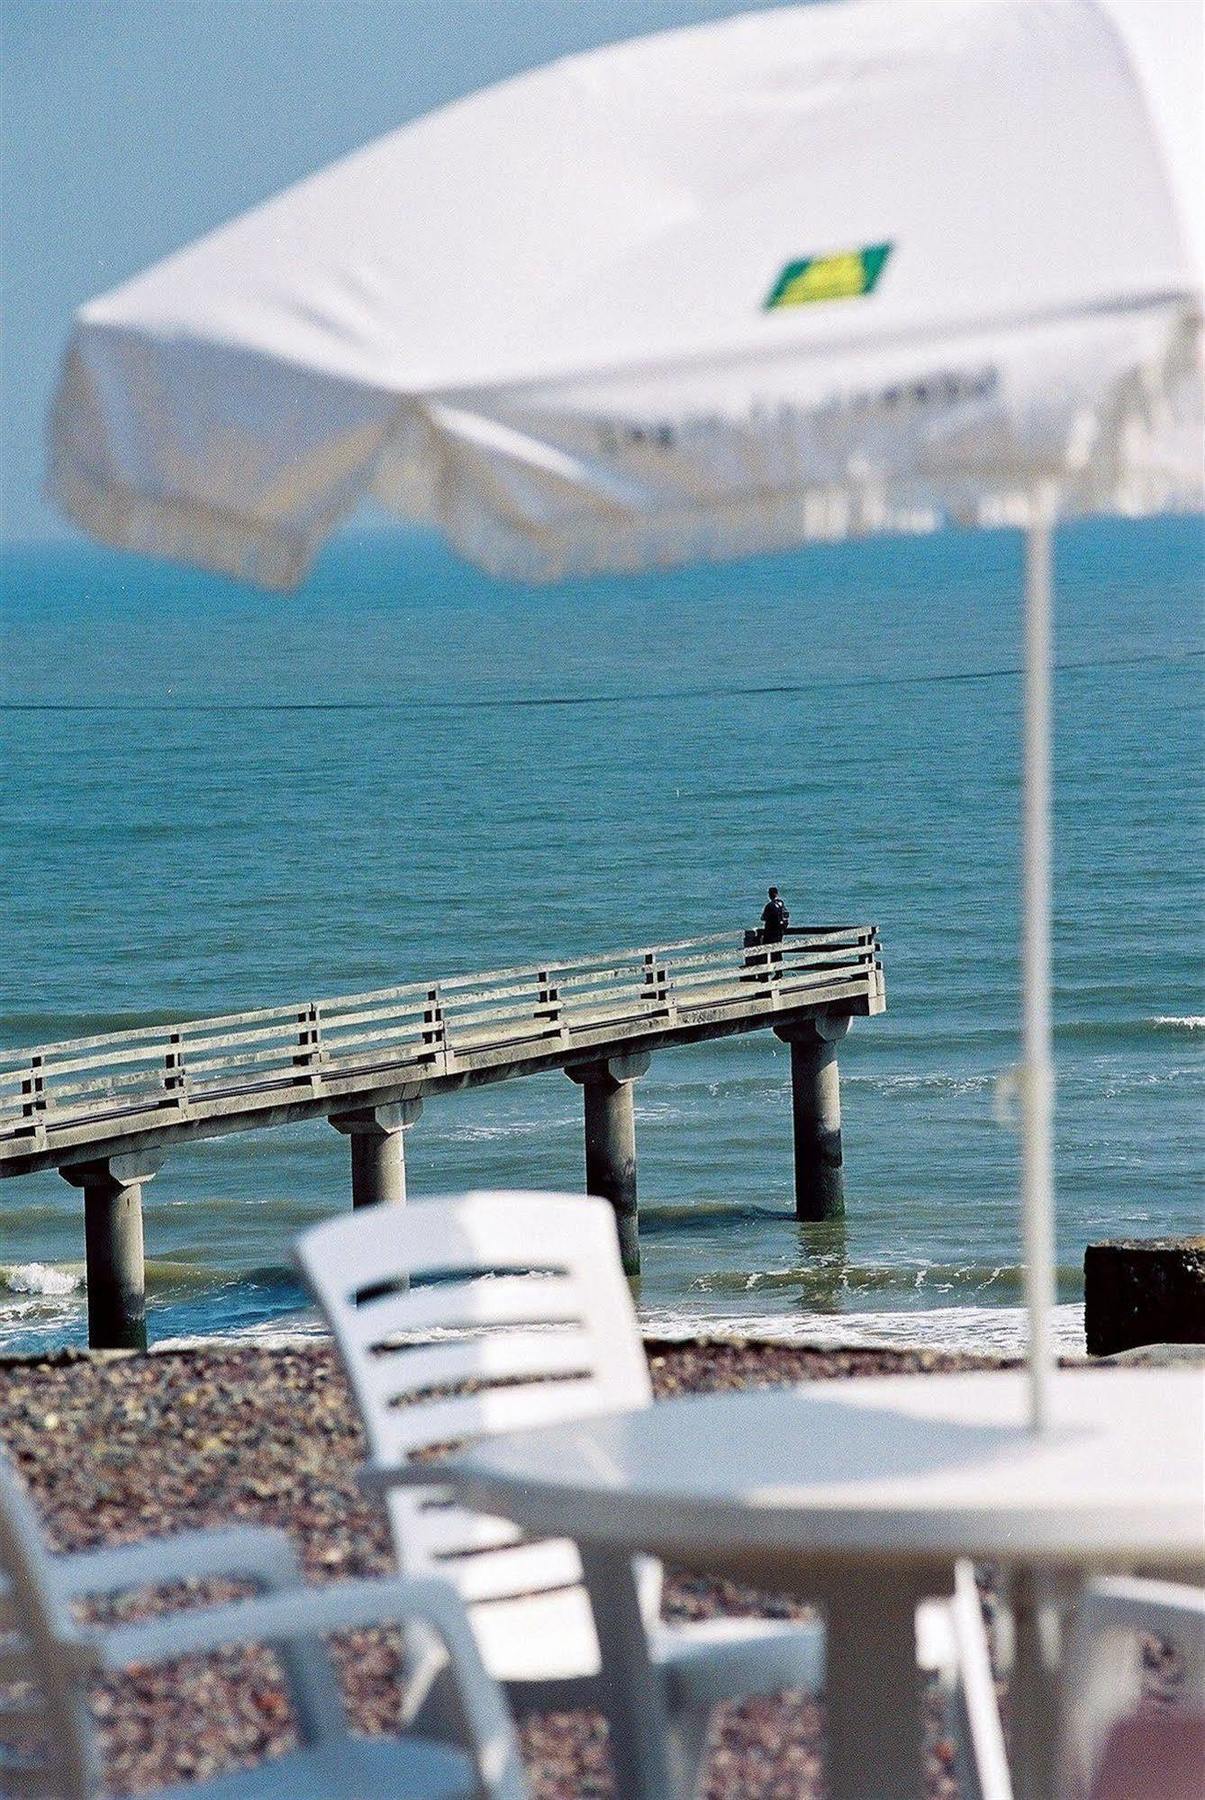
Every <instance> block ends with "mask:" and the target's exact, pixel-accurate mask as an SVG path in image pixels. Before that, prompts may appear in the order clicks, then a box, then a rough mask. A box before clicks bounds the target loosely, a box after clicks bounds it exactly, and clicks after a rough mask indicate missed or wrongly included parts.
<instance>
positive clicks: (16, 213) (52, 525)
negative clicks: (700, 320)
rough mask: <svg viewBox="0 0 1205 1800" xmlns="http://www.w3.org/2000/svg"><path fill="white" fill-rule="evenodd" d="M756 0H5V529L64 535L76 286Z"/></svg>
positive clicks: (89, 285) (86, 288) (0, 468)
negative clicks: (66, 388)
mask: <svg viewBox="0 0 1205 1800" xmlns="http://www.w3.org/2000/svg"><path fill="white" fill-rule="evenodd" d="M767 3H768V0H3V4H2V5H0V53H2V55H0V69H2V71H3V73H2V74H0V206H2V216H3V242H2V245H0V250H2V255H0V298H2V303H3V317H4V336H3V348H2V351H0V356H2V361H0V542H4V543H9V544H12V543H16V542H28V541H30V540H34V541H36V540H39V539H45V538H53V537H63V536H67V535H70V527H68V526H66V525H64V524H63V523H62V522H61V521H60V520H59V519H58V517H57V516H56V514H55V513H54V511H53V510H52V508H50V507H49V506H48V505H47V504H46V503H45V502H44V501H43V499H42V497H41V490H42V479H43V431H44V421H45V417H46V410H47V407H48V405H49V403H50V401H51V398H52V395H53V392H54V385H55V376H56V369H57V364H58V359H59V355H60V353H61V350H62V347H63V344H64V343H65V341H66V338H67V335H68V332H69V329H70V323H71V316H72V313H73V312H74V310H75V308H76V307H77V306H79V305H80V304H81V303H82V302H83V301H85V300H87V299H89V298H91V296H93V295H94V294H99V293H103V292H105V291H106V290H107V289H108V288H111V287H114V286H116V285H117V283H118V282H121V281H124V280H125V279H126V278H127V277H128V276H130V275H133V274H135V273H136V272H137V271H138V270H139V269H143V268H145V267H147V265H148V264H150V263H152V262H155V261H157V260H158V259H159V258H160V257H162V256H165V255H166V254H168V253H169V252H170V251H172V250H175V249H178V248H179V247H180V246H181V245H183V244H186V243H188V242H190V241H191V240H192V239H193V238H196V237H199V236H200V235H201V234H202V233H203V232H205V231H208V230H211V229H212V228H213V227H214V226H216V225H220V224H222V223H223V222H224V221H225V220H227V219H230V218H233V217H234V216H235V215H236V214H238V213H240V212H243V211H244V210H245V209H246V208H247V207H249V206H252V205H254V204H256V203H257V202H258V201H260V200H263V199H265V198H267V196H268V195H270V194H273V193H276V192H277V191H278V190H279V189H280V188H282V187H285V186H287V185H288V184H289V183H291V182H293V181H297V180H299V179H300V178H301V177H302V176H304V175H307V174H309V173H311V172H312V171H313V170H315V169H317V168H320V167H322V165H323V164H325V163H327V162H330V161H331V160H332V159H333V158H334V157H337V156H340V155H342V154H344V153H345V152H346V151H348V150H351V149H354V148H355V147H356V146H357V145H358V144H362V143H365V142H367V141H368V140H369V139H370V138H374V137H377V136H379V135H380V134H381V133H382V132H385V131H389V130H392V129H393V128H394V127H396V126H398V125H401V124H404V123H405V121H406V120H407V119H411V118H416V117H418V116H419V115H420V114H422V113H424V112H428V111H430V110H431V108H432V107H435V106H439V105H441V104H443V103H445V102H446V101H449V100H453V99H456V98H457V97H458V96H460V95H462V94H466V93H470V92H472V90H473V89H475V88H478V87H483V86H485V85H487V84H488V83H489V82H492V81H498V80H501V79H503V78H504V77H506V76H509V75H513V74H515V73H516V72H517V71H519V70H521V69H525V68H531V67H534V66H535V65H536V64H538V63H542V62H547V61H548V60H549V59H551V58H552V57H555V56H560V55H564V54H566V53H568V52H571V51H574V50H582V49H588V48H591V47H593V46H595V45H598V44H603V43H608V42H613V41H616V40H618V39H622V38H626V37H635V36H639V35H640V34H642V33H644V32H648V31H657V30H661V29H664V28H665V27H667V26H673V25H680V24H690V23H700V22H702V21H704V20H707V19H712V18H722V17H725V16H727V15H729V14H732V13H736V12H742V11H750V10H756V9H757V7H758V6H764V5H766V4H767ZM771 3H772V0H771Z"/></svg>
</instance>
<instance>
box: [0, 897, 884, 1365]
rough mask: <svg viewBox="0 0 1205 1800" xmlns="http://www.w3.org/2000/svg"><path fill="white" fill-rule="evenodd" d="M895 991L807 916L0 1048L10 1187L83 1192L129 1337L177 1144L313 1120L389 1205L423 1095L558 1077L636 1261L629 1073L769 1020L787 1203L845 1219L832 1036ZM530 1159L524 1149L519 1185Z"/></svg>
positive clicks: (2, 1137)
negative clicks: (783, 1113)
mask: <svg viewBox="0 0 1205 1800" xmlns="http://www.w3.org/2000/svg"><path fill="white" fill-rule="evenodd" d="M751 939H752V940H753V941H751ZM886 1004H887V997H886V988H885V985H884V979H883V965H882V961H881V957H880V946H879V937H878V931H877V929H876V927H875V926H874V925H827V926H822V925H817V926H805V927H800V928H798V929H796V930H792V931H790V932H789V933H788V935H787V936H786V938H785V939H784V940H783V941H782V943H780V944H774V945H772V946H770V947H769V948H767V947H765V946H763V945H761V944H760V943H758V942H757V941H756V934H750V933H746V932H743V931H726V932H717V933H714V934H711V935H709V936H707V937H698V938H690V939H683V940H681V941H679V942H676V943H673V944H667V945H664V946H656V945H655V946H651V947H650V946H647V945H646V946H643V947H641V948H640V949H636V950H616V951H608V952H604V953H594V954H590V955H583V956H580V957H577V958H575V959H573V960H571V961H569V962H561V963H557V964H551V963H549V962H547V961H545V962H542V963H540V964H536V965H532V966H530V967H526V968H508V969H493V970H488V971H486V972H484V973H480V974H465V975H451V976H449V977H447V978H445V979H443V980H441V981H436V982H431V981H420V982H407V983H404V984H403V985H402V986H400V987H391V988H381V989H377V990H375V991H374V992H372V993H364V994H345V995H343V996H341V997H338V998H334V999H329V1000H314V999H307V1000H305V1001H304V1002H290V1003H288V1004H285V1005H279V1006H270V1007H257V1008H255V1009H254V1010H252V1011H250V1012H241V1013H226V1014H223V1015H221V1016H220V1017H216V1018H203V1019H193V1020H191V1021H179V1020H176V1021H173V1022H171V1023H168V1024H163V1025H151V1026H148V1027H146V1028H145V1029H142V1028H139V1029H134V1030H124V1031H117V1032H106V1033H102V1034H100V1035H99V1036H95V1037H85V1038H72V1039H68V1040H64V1041H63V1042H61V1043H55V1044H41V1045H32V1046H21V1047H18V1048H16V1049H14V1050H11V1051H3V1050H0V1184H2V1183H3V1181H4V1180H5V1179H6V1178H8V1177H12V1176H25V1175H32V1174H35V1173H36V1172H38V1171H43V1170H44V1171H51V1170H56V1169H57V1170H59V1171H60V1172H61V1173H62V1174H63V1175H64V1176H65V1178H66V1179H67V1180H68V1181H69V1182H71V1183H72V1184H73V1185H74V1186H76V1187H79V1188H82V1189H83V1191H84V1215H85V1225H86V1240H87V1258H88V1285H89V1332H90V1336H91V1341H92V1343H93V1344H95V1345H97V1346H101V1347H110V1346H126V1347H128V1346H132V1345H138V1344H141V1343H143V1342H144V1341H145V1323H144V1316H145V1292H144V1270H143V1244H142V1196H141V1183H142V1182H143V1181H144V1180H149V1178H150V1177H151V1176H152V1175H153V1174H154V1173H155V1171H156V1170H157V1169H158V1168H159V1166H160V1164H161V1162H162V1160H163V1158H164V1155H165V1154H166V1153H167V1152H170V1150H172V1149H173V1148H175V1147H176V1146H182V1145H188V1144H197V1143H200V1142H203V1141H205V1140H207V1139H211V1138H221V1137H225V1136H226V1135H227V1134H228V1133H231V1132H242V1131H259V1130H269V1129H276V1128H278V1127H283V1126H286V1125H295V1124H298V1123H300V1122H302V1121H303V1120H308V1119H312V1120H318V1119H324V1120H327V1121H328V1122H329V1123H330V1124H331V1125H333V1126H334V1127H335V1129H336V1130H337V1131H339V1132H341V1133H342V1134H343V1135H344V1136H345V1137H347V1138H349V1139H350V1161H351V1189H352V1203H353V1205H354V1206H357V1207H359V1206H380V1205H399V1204H401V1203H402V1202H403V1201H404V1200H405V1198H406V1159H405V1150H404V1133H405V1131H406V1129H407V1128H408V1127H409V1126H410V1125H411V1124H413V1123H414V1121H415V1120H416V1119H417V1118H418V1117H419V1113H420V1109H421V1105H422V1101H423V1100H424V1099H426V1098H427V1097H429V1096H435V1097H440V1096H448V1097H450V1096H452V1095H456V1094H460V1093H463V1092H465V1091H466V1090H468V1089H472V1088H478V1087H483V1086H487V1085H491V1084H493V1083H495V1082H503V1081H513V1080H516V1079H518V1078H519V1077H523V1076H530V1075H544V1074H549V1073H551V1072H552V1071H553V1070H561V1071H563V1072H565V1073H567V1074H569V1075H570V1076H571V1077H572V1079H573V1080H574V1081H575V1082H577V1083H578V1084H579V1085H580V1086H581V1088H582V1090H583V1108H584V1115H585V1149H586V1156H585V1163H586V1187H587V1188H588V1190H589V1191H590V1192H591V1193H594V1194H598V1195H601V1196H603V1197H604V1198H606V1199H608V1200H610V1202H611V1204H612V1206H613V1208H614V1209H615V1219H616V1227H617V1232H618V1238H619V1244H620V1249H621V1252H622V1257H623V1266H624V1268H625V1269H626V1271H627V1272H628V1274H629V1275H631V1276H635V1275H636V1274H637V1273H638V1272H639V1269H640V1243H639V1233H638V1204H637V1183H636V1133H635V1122H634V1115H633V1106H632V1084H633V1082H634V1081H636V1080H637V1079H638V1078H639V1077H640V1076H641V1075H642V1074H643V1073H644V1072H645V1070H646V1069H647V1068H648V1066H649V1056H650V1053H652V1052H655V1051H662V1050H671V1049H676V1048H679V1047H683V1048H684V1047H686V1046H688V1045H691V1044H700V1043H707V1042H710V1041H712V1040H714V1039H719V1038H726V1037H734V1036H737V1035H740V1034H742V1033H744V1032H751V1031H762V1030H775V1031H777V1033H778V1035H779V1036H780V1037H781V1038H782V1039H783V1040H784V1041H785V1042H787V1043H789V1044H790V1045H791V1066H792V1075H793V1086H794V1112H795V1190H796V1200H797V1211H798V1214H799V1217H800V1219H801V1220H805V1221H814V1220H826V1219H839V1218H840V1217H841V1216H842V1213H843V1210H844V1208H843V1202H842V1193H841V1107H840V1094H839V1089H838V1079H837V1065H836V1058H835V1045H836V1044H837V1042H839V1040H840V1038H842V1037H843V1036H844V1035H845V1032H846V1030H847V1029H848V1022H849V1019H850V1017H853V1016H856V1017H859V1018H870V1017H872V1016H873V1015H874V1014H876V1013H880V1012H882V1011H884V1009H885V1007H886ZM534 1172H535V1171H533V1170H531V1169H529V1168H528V1167H527V1166H525V1165H523V1164H517V1165H516V1167H515V1171H514V1181H515V1183H516V1184H517V1185H521V1184H525V1183H526V1182H527V1181H528V1180H529V1179H530V1178H531V1176H532V1174H533V1173H534ZM448 1185H451V1184H448Z"/></svg>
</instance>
